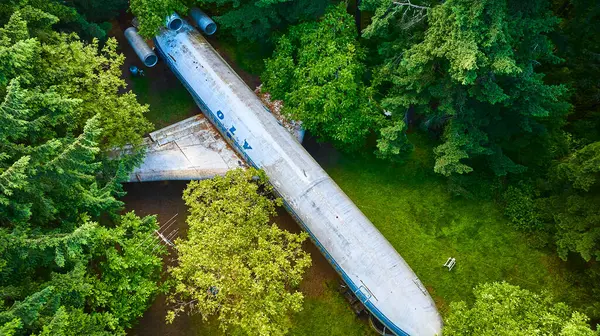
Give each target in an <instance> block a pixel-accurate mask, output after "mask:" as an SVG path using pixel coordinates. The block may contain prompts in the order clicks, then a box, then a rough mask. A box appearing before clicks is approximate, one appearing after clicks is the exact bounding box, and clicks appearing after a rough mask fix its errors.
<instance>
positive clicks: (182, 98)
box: [130, 71, 200, 129]
mask: <svg viewBox="0 0 600 336" xmlns="http://www.w3.org/2000/svg"><path fill="white" fill-rule="evenodd" d="M147 72H149V73H150V74H149V75H147V76H146V77H134V78H132V79H131V86H130V88H131V90H132V91H133V92H134V93H135V94H136V95H137V97H138V101H139V102H140V103H142V104H149V105H150V111H149V112H148V114H146V118H148V120H150V121H151V122H152V123H154V126H155V129H160V128H163V127H165V126H168V125H170V124H172V123H175V122H178V121H181V120H183V119H185V118H187V117H190V116H192V115H194V114H197V113H200V110H199V109H198V107H197V106H196V103H195V102H194V100H193V99H192V96H191V95H190V94H189V92H187V90H186V89H185V88H184V87H183V85H182V84H181V83H179V81H177V80H176V79H175V80H170V81H168V83H164V80H163V79H162V78H159V77H157V78H154V77H153V76H152V75H151V74H152V73H151V72H150V71H147Z"/></svg>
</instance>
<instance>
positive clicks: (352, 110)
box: [262, 4, 404, 156]
mask: <svg viewBox="0 0 600 336" xmlns="http://www.w3.org/2000/svg"><path fill="white" fill-rule="evenodd" d="M363 59H364V51H363V49H362V48H361V47H360V45H359V44H358V43H357V41H356V29H355V28H354V22H353V20H352V17H351V16H350V15H348V14H347V13H346V10H345V6H344V5H343V4H342V5H338V6H332V7H330V8H329V9H328V11H327V13H326V14H325V16H323V18H322V19H321V20H320V21H319V22H318V23H317V24H314V23H304V24H301V25H298V26H294V27H292V28H290V30H289V32H288V33H287V34H286V35H284V36H282V37H281V38H280V39H279V40H278V43H277V47H276V50H275V54H274V56H273V57H272V58H271V59H268V60H267V61H266V70H265V73H264V74H263V76H262V79H263V81H264V85H265V90H266V91H268V92H270V93H271V94H272V95H273V97H274V98H275V99H282V100H283V101H284V107H283V110H282V113H284V114H285V115H286V116H288V117H289V118H291V119H292V120H301V121H302V126H303V127H304V128H305V129H306V130H308V131H310V132H311V133H312V134H314V135H316V136H317V137H319V138H320V139H322V140H327V141H332V142H333V143H334V144H336V145H338V146H339V147H340V148H343V149H346V150H356V149H359V148H361V147H363V146H364V144H365V142H366V138H367V136H368V135H369V134H370V132H371V130H372V129H373V128H374V127H375V126H376V125H377V124H378V123H380V122H381V121H382V120H383V113H382V112H381V111H380V110H379V109H378V108H377V107H376V106H375V105H374V104H373V103H372V102H371V99H370V93H369V91H368V89H367V88H366V87H365V86H364V85H363V84H362V76H363V74H364V71H365V69H364V65H363V64H362V61H363ZM398 126H400V127H401V125H400V124H397V125H396V126H392V129H387V130H386V131H385V132H384V134H382V137H383V140H381V141H382V144H381V147H380V150H384V151H386V152H385V153H384V154H383V155H384V156H394V153H395V152H399V151H400V149H404V148H402V147H403V145H402V144H397V143H394V144H392V142H394V141H395V140H396V139H397V138H398V135H395V134H393V133H394V132H396V129H394V127H398ZM396 133H397V132H396ZM400 138H402V135H400Z"/></svg>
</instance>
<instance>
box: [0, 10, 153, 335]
mask: <svg viewBox="0 0 600 336" xmlns="http://www.w3.org/2000/svg"><path fill="white" fill-rule="evenodd" d="M1 9H2V12H3V13H8V16H7V17H8V21H6V22H5V24H4V25H3V27H2V28H0V331H1V333H2V334H7V335H32V334H39V335H88V334H89V335H122V334H124V329H125V328H127V327H129V326H131V324H132V323H133V321H134V320H135V319H136V318H138V317H139V316H140V315H141V314H142V313H143V312H144V310H145V309H146V307H147V305H148V302H149V300H150V299H151V298H152V297H153V296H154V295H155V294H156V293H157V292H158V290H159V285H158V280H159V275H160V271H161V269H162V263H161V258H160V256H159V253H160V252H159V253H147V252H145V251H143V250H140V249H139V246H138V244H139V243H140V242H141V241H142V239H145V238H146V237H148V235H151V234H152V232H153V231H154V230H155V229H156V228H157V227H158V225H157V223H156V219H155V218H153V217H146V218H139V217H137V216H135V215H134V214H133V213H130V214H127V215H124V216H119V215H118V211H119V210H120V209H121V207H122V202H121V201H119V200H118V197H119V196H121V195H122V194H123V192H122V188H121V184H120V183H121V182H122V181H123V180H125V179H126V178H127V177H128V174H129V172H130V170H131V169H132V168H133V166H134V165H135V164H136V163H137V162H138V161H139V158H140V156H139V154H135V155H132V156H125V157H123V158H121V159H118V158H110V155H109V151H110V150H113V149H114V148H119V147H122V146H124V145H126V144H131V145H133V146H134V147H133V148H134V149H133V152H136V153H137V150H136V147H135V146H136V145H138V144H140V143H141V140H142V135H143V134H144V133H145V132H146V131H148V130H150V128H151V124H150V123H149V122H148V121H147V120H146V119H145V117H144V113H145V112H146V111H147V109H148V107H147V106H144V105H140V104H139V103H138V102H137V101H136V97H135V95H134V94H133V93H131V92H124V93H122V92H121V91H123V89H125V82H124V81H123V80H122V79H121V70H120V67H121V65H122V63H123V56H122V55H119V54H117V52H116V48H117V45H116V41H115V40H113V39H109V40H107V41H106V42H105V44H104V46H103V47H100V45H99V42H98V41H97V40H93V41H91V42H89V43H86V42H82V41H81V40H79V37H78V36H77V35H75V34H68V33H65V32H58V29H59V28H57V27H59V26H60V25H61V23H60V20H61V18H60V17H59V16H56V15H55V14H56V13H57V12H58V13H59V14H60V13H63V14H64V12H61V11H63V10H64V11H66V12H67V13H68V12H69V11H70V10H71V9H69V8H68V7H65V6H64V5H62V4H59V3H57V2H52V1H49V2H45V1H28V2H14V3H13V2H9V3H8V4H7V3H4V4H3V5H2V8H1ZM60 29H62V28H60ZM100 219H102V220H103V221H104V222H106V221H108V225H100V224H99V221H100Z"/></svg>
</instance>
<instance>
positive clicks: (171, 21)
mask: <svg viewBox="0 0 600 336" xmlns="http://www.w3.org/2000/svg"><path fill="white" fill-rule="evenodd" d="M165 25H166V26H167V28H169V29H171V30H174V31H178V30H179V29H181V27H182V26H183V20H181V18H180V17H179V15H177V13H173V14H171V15H169V16H167V19H166V21H165Z"/></svg>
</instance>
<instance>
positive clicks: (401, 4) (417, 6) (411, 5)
mask: <svg viewBox="0 0 600 336" xmlns="http://www.w3.org/2000/svg"><path fill="white" fill-rule="evenodd" d="M392 3H393V4H394V5H397V6H407V7H412V8H417V9H422V10H428V9H431V8H430V7H427V6H419V5H414V4H413V3H412V2H410V0H406V2H399V1H394V2H392Z"/></svg>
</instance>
